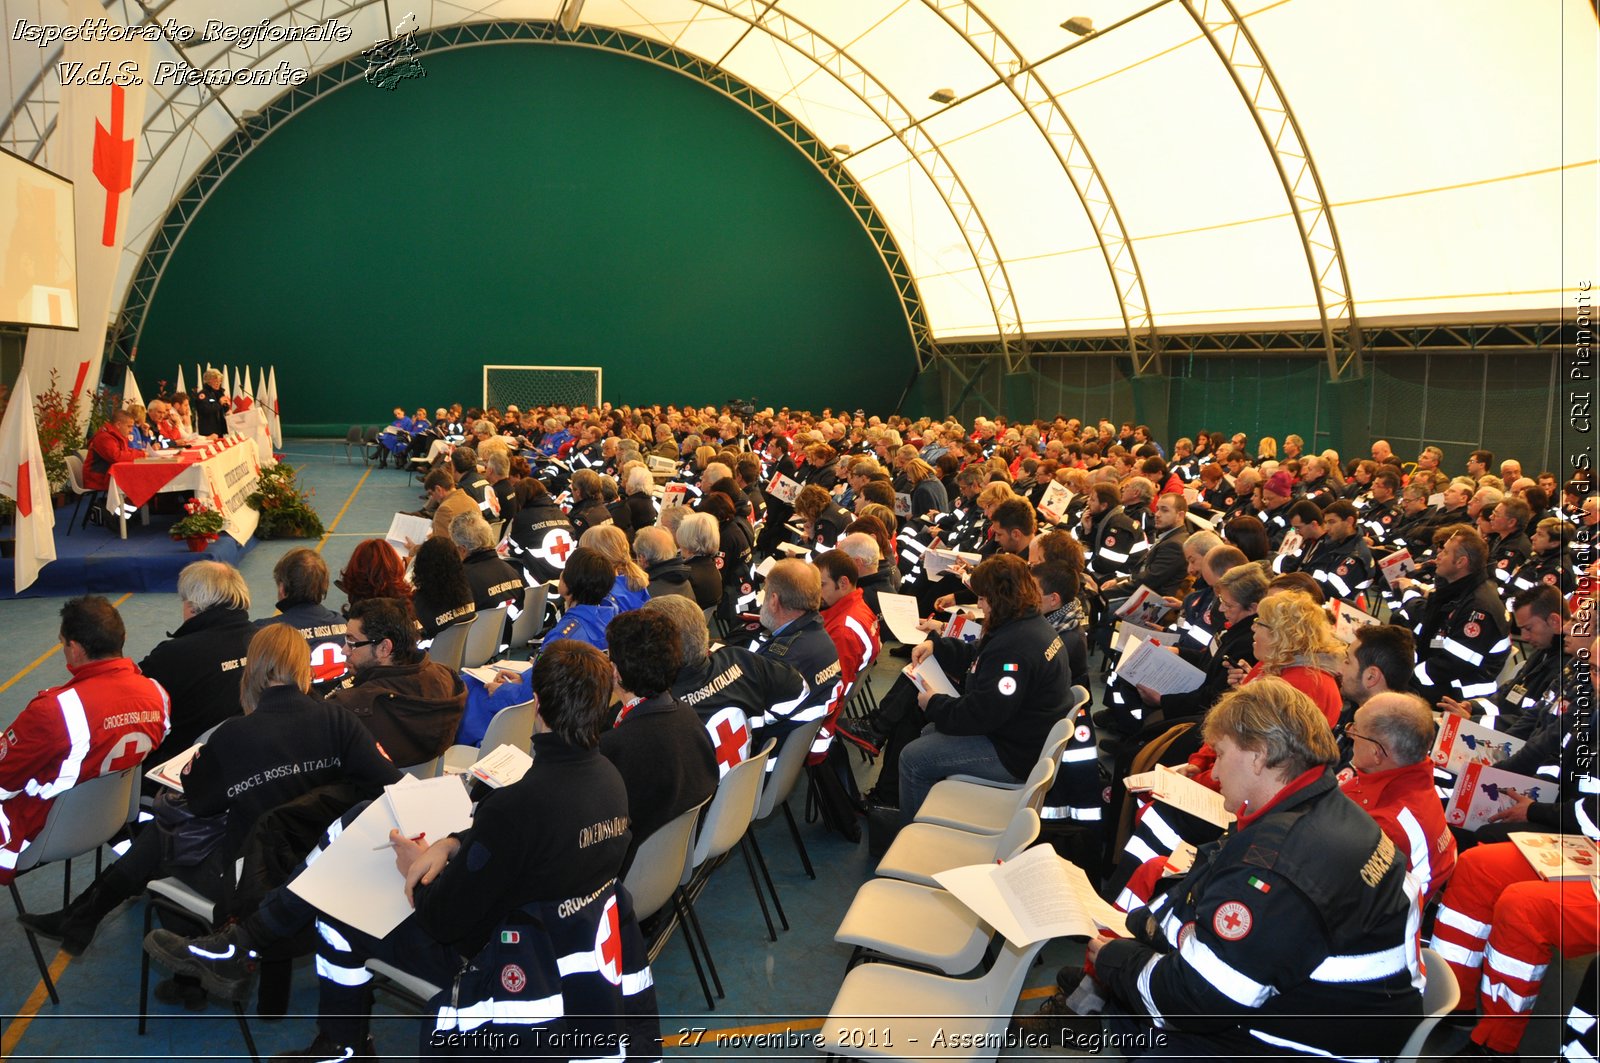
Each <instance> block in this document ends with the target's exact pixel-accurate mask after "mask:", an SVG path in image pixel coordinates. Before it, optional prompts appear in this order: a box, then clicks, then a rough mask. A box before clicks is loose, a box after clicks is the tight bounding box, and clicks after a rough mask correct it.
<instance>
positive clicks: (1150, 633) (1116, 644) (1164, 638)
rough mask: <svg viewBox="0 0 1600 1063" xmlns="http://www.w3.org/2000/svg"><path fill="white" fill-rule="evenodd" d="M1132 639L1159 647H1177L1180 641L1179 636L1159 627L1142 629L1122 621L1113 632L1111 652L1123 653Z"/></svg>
mask: <svg viewBox="0 0 1600 1063" xmlns="http://www.w3.org/2000/svg"><path fill="white" fill-rule="evenodd" d="M1130 638H1135V639H1138V640H1139V641H1140V642H1153V643H1155V644H1156V645H1157V646H1176V645H1178V642H1179V639H1178V636H1177V634H1175V633H1174V632H1171V631H1165V630H1162V629H1161V628H1157V627H1141V626H1139V625H1138V624H1134V623H1130V622H1128V621H1126V620H1124V621H1122V622H1121V623H1120V624H1118V625H1117V626H1116V627H1115V628H1113V629H1112V631H1111V650H1112V652H1113V653H1121V652H1122V651H1123V650H1124V649H1126V648H1127V646H1128V640H1129V639H1130Z"/></svg>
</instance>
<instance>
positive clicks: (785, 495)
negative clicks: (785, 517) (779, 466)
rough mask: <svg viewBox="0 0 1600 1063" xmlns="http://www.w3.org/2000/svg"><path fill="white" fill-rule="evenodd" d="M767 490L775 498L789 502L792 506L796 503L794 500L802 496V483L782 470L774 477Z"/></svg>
mask: <svg viewBox="0 0 1600 1063" xmlns="http://www.w3.org/2000/svg"><path fill="white" fill-rule="evenodd" d="M767 491H768V492H769V493H771V495H772V497H773V498H776V499H777V500H778V501H780V502H787V503H789V504H790V505H791V506H792V505H794V500H795V499H796V498H798V497H800V485H799V484H798V483H796V482H795V481H794V480H791V479H790V478H789V477H787V476H785V475H784V474H783V473H781V472H780V473H779V474H778V475H776V476H774V477H773V478H772V482H771V483H770V484H768V485H767Z"/></svg>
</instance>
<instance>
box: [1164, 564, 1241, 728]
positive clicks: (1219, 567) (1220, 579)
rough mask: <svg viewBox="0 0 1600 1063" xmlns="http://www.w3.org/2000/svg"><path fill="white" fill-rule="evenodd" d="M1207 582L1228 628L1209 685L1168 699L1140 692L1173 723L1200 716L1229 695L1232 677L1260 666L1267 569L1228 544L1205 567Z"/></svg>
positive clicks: (1211, 661)
mask: <svg viewBox="0 0 1600 1063" xmlns="http://www.w3.org/2000/svg"><path fill="white" fill-rule="evenodd" d="M1204 568H1205V571H1206V573H1207V575H1206V580H1207V582H1209V583H1211V584H1213V585H1214V586H1215V587H1216V591H1217V606H1218V609H1219V610H1220V612H1221V614H1222V618H1223V620H1224V621H1225V623H1226V625H1227V626H1226V627H1225V628H1224V629H1223V631H1222V634H1221V635H1220V636H1219V637H1218V638H1217V646H1216V652H1215V653H1212V654H1210V655H1209V657H1208V659H1207V660H1206V662H1205V664H1204V665H1203V667H1204V668H1205V671H1206V678H1205V681H1204V682H1202V683H1201V684H1200V685H1199V686H1198V687H1196V688H1195V689H1193V690H1190V691H1186V692H1183V693H1176V694H1162V693H1160V692H1158V691H1156V690H1154V689H1152V688H1150V687H1147V686H1141V687H1138V688H1137V690H1138V692H1139V698H1140V700H1141V701H1143V702H1144V703H1145V704H1146V705H1149V706H1153V707H1156V708H1159V709H1160V710H1161V716H1162V719H1163V720H1166V721H1168V722H1171V721H1174V720H1179V719H1182V718H1184V717H1186V716H1200V715H1203V714H1204V713H1205V711H1206V710H1207V709H1209V708H1211V706H1212V705H1214V704H1216V702H1217V699H1218V698H1220V697H1222V695H1223V694H1224V693H1226V692H1227V690H1228V687H1229V686H1230V683H1229V674H1230V672H1233V671H1237V670H1241V669H1242V670H1243V671H1245V672H1248V671H1249V669H1251V668H1253V667H1254V666H1255V663H1256V649H1255V644H1256V635H1255V625H1256V611H1257V609H1258V608H1259V607H1260V605H1261V602H1262V600H1263V599H1264V598H1265V597H1266V596H1267V577H1266V574H1265V573H1264V572H1262V571H1261V566H1260V565H1257V564H1252V563H1251V562H1248V561H1246V560H1245V557H1244V554H1243V553H1242V552H1241V551H1240V550H1239V549H1238V548H1237V547H1234V546H1229V545H1227V544H1226V543H1224V544H1222V545H1220V546H1216V547H1213V548H1212V549H1211V550H1210V551H1209V552H1208V553H1207V554H1206V558H1205V562H1204Z"/></svg>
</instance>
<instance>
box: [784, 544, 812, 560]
mask: <svg viewBox="0 0 1600 1063" xmlns="http://www.w3.org/2000/svg"><path fill="white" fill-rule="evenodd" d="M778 551H779V552H780V553H785V554H788V555H789V556H790V557H805V556H806V555H807V554H809V553H811V547H809V546H805V545H803V544H801V543H779V544H778Z"/></svg>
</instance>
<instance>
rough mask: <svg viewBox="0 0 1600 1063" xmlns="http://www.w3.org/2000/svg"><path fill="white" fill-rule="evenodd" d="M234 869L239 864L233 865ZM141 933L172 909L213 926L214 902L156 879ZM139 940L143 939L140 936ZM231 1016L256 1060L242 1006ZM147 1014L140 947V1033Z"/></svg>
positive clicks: (204, 928)
mask: <svg viewBox="0 0 1600 1063" xmlns="http://www.w3.org/2000/svg"><path fill="white" fill-rule="evenodd" d="M213 730H215V728H213ZM234 870H235V872H236V873H237V871H238V865H237V864H236V865H235V868H234ZM145 902H146V903H145V908H144V935H145V937H149V936H150V930H151V927H152V926H154V923H155V915H156V910H157V909H161V910H164V911H167V912H171V913H172V914H174V915H177V916H179V917H180V918H182V919H187V920H189V921H191V922H193V923H194V924H195V925H196V926H197V927H198V928H199V930H200V932H201V933H205V932H209V931H210V930H211V928H212V927H214V926H216V902H215V901H213V900H211V899H210V898H209V897H206V896H203V895H202V894H201V893H200V892H199V891H197V890H196V889H194V887H192V886H190V885H189V884H188V883H186V882H184V881H183V880H182V879H178V878H158V879H156V880H154V881H153V882H151V883H149V884H148V885H147V886H146V887H145ZM140 940H143V939H142V938H141V939H140ZM232 1004H233V1016H234V1018H235V1019H237V1020H238V1022H239V1032H240V1033H241V1034H243V1035H244V1045H245V1048H247V1049H249V1050H250V1058H251V1059H252V1060H254V1061H259V1060H260V1058H261V1057H260V1056H259V1055H258V1054H257V1053H256V1039H255V1038H254V1037H252V1036H251V1034H250V1021H249V1019H247V1018H246V1017H245V1013H244V1005H243V1004H241V1003H240V1002H239V1001H237V1000H236V1001H233V1002H232ZM149 1016H150V954H149V953H148V952H146V951H144V950H143V949H140V950H139V1034H140V1036H143V1035H144V1032H145V1027H146V1025H147V1024H148V1019H149Z"/></svg>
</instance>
